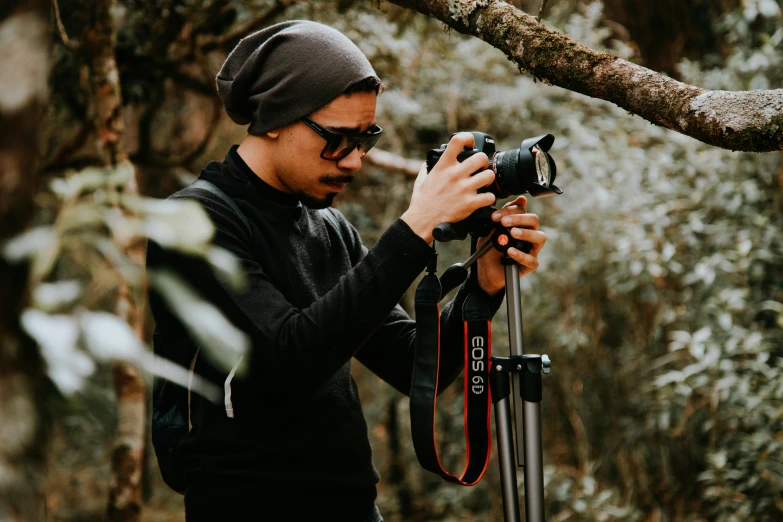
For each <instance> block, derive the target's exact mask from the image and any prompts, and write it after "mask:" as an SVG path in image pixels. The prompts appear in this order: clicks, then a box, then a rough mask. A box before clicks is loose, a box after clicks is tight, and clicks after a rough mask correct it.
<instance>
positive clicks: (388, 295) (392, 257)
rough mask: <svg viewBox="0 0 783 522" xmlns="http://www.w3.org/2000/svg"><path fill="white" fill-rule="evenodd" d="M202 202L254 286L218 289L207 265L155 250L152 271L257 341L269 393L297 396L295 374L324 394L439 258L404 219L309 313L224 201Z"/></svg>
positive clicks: (305, 389) (254, 358)
mask: <svg viewBox="0 0 783 522" xmlns="http://www.w3.org/2000/svg"><path fill="white" fill-rule="evenodd" d="M201 201H202V203H203V205H204V208H205V209H206V211H207V212H208V214H209V215H210V218H212V220H213V222H214V224H215V229H216V233H215V238H214V244H215V245H217V246H220V247H222V248H225V249H227V250H229V251H230V252H232V253H233V254H234V255H235V256H237V258H238V259H239V261H240V262H241V263H242V266H243V270H244V272H245V274H246V275H247V279H248V283H249V285H248V287H247V288H246V289H245V290H244V291H241V292H233V291H231V290H229V289H227V288H225V287H224V286H223V285H222V284H220V283H219V282H218V280H217V279H216V277H215V275H214V274H213V272H212V270H211V269H210V268H209V266H208V265H207V264H206V263H204V262H200V261H197V260H195V259H194V258H192V257H190V256H186V255H183V254H180V253H177V252H173V251H167V250H163V249H161V248H159V247H157V246H156V245H154V244H150V248H149V249H148V267H149V268H151V269H154V268H168V269H170V270H173V271H174V272H175V273H177V274H178V275H179V276H180V277H183V278H184V279H186V280H187V281H188V282H189V283H190V284H191V285H193V286H194V287H195V288H197V289H198V290H200V292H201V293H202V294H203V295H204V296H205V297H207V298H209V299H210V300H211V301H212V302H213V303H214V304H215V305H216V306H217V307H218V308H220V310H221V311H222V312H223V313H224V314H225V315H226V317H227V318H228V319H229V320H230V321H231V322H233V323H234V324H235V325H236V326H237V327H239V328H241V329H242V330H243V331H245V332H246V333H247V334H248V335H249V336H250V338H251V340H252V345H253V348H252V352H251V356H250V361H249V378H250V379H251V380H252V381H257V382H263V383H264V389H265V390H266V393H270V392H272V393H273V392H274V391H275V390H281V392H282V391H283V390H286V391H285V393H286V396H287V397H291V394H290V393H289V390H290V389H291V387H290V386H286V383H290V379H291V375H296V379H297V386H296V387H295V390H293V392H295V393H296V394H297V395H299V394H301V395H306V394H308V393H310V392H311V391H313V390H316V389H317V388H318V387H320V386H321V385H322V384H323V383H324V382H325V381H326V380H327V379H328V378H329V377H330V376H331V375H333V374H334V373H335V372H336V371H337V370H338V369H339V368H340V367H342V366H343V365H344V364H345V363H346V362H347V361H348V360H350V358H351V357H352V356H353V355H354V354H355V353H356V351H358V350H359V348H360V347H361V346H362V345H363V344H364V343H365V342H366V341H367V339H369V338H370V336H371V335H372V333H373V332H374V331H375V330H376V329H377V328H378V327H379V326H380V325H382V324H383V322H384V319H385V318H386V317H387V316H388V315H389V313H390V312H391V311H392V310H393V309H394V307H395V306H396V304H397V303H398V301H399V300H400V298H401V297H402V295H403V294H404V293H405V291H406V290H407V288H408V287H409V286H410V285H411V284H412V282H413V281H414V280H415V278H416V276H417V275H418V274H419V273H420V272H421V271H422V270H423V269H424V267H425V266H426V264H427V260H428V259H429V257H430V253H431V252H430V248H429V247H428V245H427V244H426V243H425V242H424V241H422V239H421V238H420V237H418V236H417V235H416V234H414V233H413V232H412V231H411V229H410V228H409V227H408V226H407V225H406V224H405V223H404V222H403V221H402V220H397V221H395V223H393V224H392V225H391V226H390V227H389V229H388V230H387V231H386V232H385V233H384V234H383V235H382V236H381V238H380V239H379V240H378V243H377V244H376V245H375V246H374V247H373V248H372V249H370V250H369V251H368V252H367V255H365V256H364V257H363V258H362V259H361V261H359V262H358V263H357V264H356V265H355V266H354V267H353V268H352V269H351V270H349V271H348V273H346V274H345V275H344V276H342V277H341V278H340V280H339V281H338V283H337V284H336V285H335V287H334V288H332V289H331V290H330V291H329V292H328V293H326V294H325V295H324V296H322V297H321V298H319V299H318V300H316V301H315V302H313V303H312V304H311V305H310V306H308V307H307V308H304V309H297V308H295V307H294V306H293V305H291V303H289V302H288V301H287V300H286V298H285V297H284V296H283V294H282V293H281V292H280V291H279V290H278V289H277V288H276V287H275V286H274V284H273V282H272V281H270V279H269V278H268V277H267V275H266V274H265V273H264V270H263V269H262V267H261V265H260V264H259V263H258V262H257V261H256V260H255V259H254V256H253V255H252V254H251V252H250V250H249V248H248V244H249V241H248V240H247V238H246V237H245V236H246V233H245V232H244V230H243V228H244V227H243V225H242V224H241V222H240V220H239V218H238V217H237V216H236V215H235V214H234V213H233V211H232V210H231V209H230V208H228V206H227V205H226V204H225V203H223V202H222V201H215V200H212V199H211V198H210V199H206V198H205V199H203V200H201ZM269 255H274V252H270V253H269Z"/></svg>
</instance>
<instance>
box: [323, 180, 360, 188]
mask: <svg viewBox="0 0 783 522" xmlns="http://www.w3.org/2000/svg"><path fill="white" fill-rule="evenodd" d="M351 181H353V180H352V179H325V180H323V182H324V183H326V184H327V185H329V186H330V187H332V188H334V189H337V190H342V189H344V188H345V186H346V185H347V184H348V183H350V182H351Z"/></svg>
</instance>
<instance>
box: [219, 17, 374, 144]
mask: <svg viewBox="0 0 783 522" xmlns="http://www.w3.org/2000/svg"><path fill="white" fill-rule="evenodd" d="M371 77H375V78H377V75H376V74H375V70H374V69H373V68H372V65H370V62H369V61H368V60H367V57H366V56H364V54H363V53H362V52H361V51H360V50H359V48H358V47H357V46H356V44H354V43H353V42H352V41H351V40H349V39H348V37H347V36H345V35H344V34H342V33H341V32H339V31H337V30H336V29H333V28H331V27H329V26H326V25H323V24H320V23H317V22H311V21H309V20H291V21H287V22H281V23H279V24H275V25H272V26H269V27H267V28H265V29H261V30H260V31H257V32H255V33H253V34H251V35H249V36H246V37H245V38H243V39H242V40H241V41H240V42H239V43H238V44H237V46H236V47H234V50H232V51H231V53H230V54H229V55H228V58H226V61H225V62H224V63H223V66H222V67H221V68H220V72H218V74H217V78H216V81H217V91H218V95H219V96H220V100H221V101H222V102H223V106H224V107H225V109H226V112H227V113H228V115H229V116H231V119H232V120H234V121H235V122H236V123H238V124H240V125H247V124H248V123H249V124H250V127H249V128H248V133H250V134H254V135H261V134H263V133H265V132H267V131H270V130H274V129H278V128H280V127H282V126H284V125H288V124H289V123H293V122H295V121H298V120H299V119H301V118H302V117H304V116H307V115H308V114H310V113H312V112H314V111H316V110H318V109H320V108H321V107H323V106H324V105H326V104H327V103H329V102H330V101H332V100H334V99H335V98H337V97H338V96H339V95H340V94H342V93H343V92H344V91H345V90H346V89H347V88H348V87H350V86H351V85H353V84H354V83H356V82H358V81H361V80H364V79H367V78H371Z"/></svg>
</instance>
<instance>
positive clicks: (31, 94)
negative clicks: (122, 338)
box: [0, 0, 51, 522]
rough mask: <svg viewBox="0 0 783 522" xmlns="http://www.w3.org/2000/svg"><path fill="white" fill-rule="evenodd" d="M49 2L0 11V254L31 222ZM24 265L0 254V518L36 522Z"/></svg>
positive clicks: (37, 477)
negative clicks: (23, 313)
mask: <svg viewBox="0 0 783 522" xmlns="http://www.w3.org/2000/svg"><path fill="white" fill-rule="evenodd" d="M48 8H49V3H48V2H46V1H44V0H27V1H25V2H18V1H11V2H9V3H7V4H4V5H3V7H2V8H0V56H2V57H3V58H2V59H1V60H0V252H2V244H3V242H4V241H5V240H7V239H8V238H10V237H13V236H15V235H17V234H19V233H20V232H22V231H23V230H24V229H25V228H26V227H27V226H28V225H29V223H30V220H31V218H32V216H33V194H34V192H35V189H36V181H37V180H36V177H35V175H34V174H35V169H36V162H35V159H36V158H37V156H38V154H37V146H38V143H37V141H38V130H39V129H38V125H39V122H40V121H41V114H42V108H43V106H44V104H45V103H46V101H47V99H48V87H47V80H48V73H49V67H50V56H49V32H48V29H47V19H48ZM27 273H28V267H27V266H26V265H19V264H17V265H11V264H9V263H8V262H6V261H5V259H4V258H3V256H2V255H0V520H12V521H16V520H24V521H26V522H27V521H37V520H40V521H43V520H45V518H46V509H45V506H46V499H45V496H44V473H45V469H44V466H45V455H46V449H47V443H48V440H49V434H50V433H51V426H50V415H49V413H48V412H47V410H46V409H45V408H44V407H43V405H44V404H45V403H46V401H45V399H46V395H47V391H48V387H47V384H46V383H47V379H46V376H45V373H44V364H43V361H42V359H41V357H40V355H39V353H38V349H37V347H36V345H35V342H34V341H33V340H32V339H30V338H29V337H28V336H27V335H26V334H25V333H24V331H23V330H22V328H21V326H20V323H19V315H20V312H21V311H22V309H23V308H24V307H25V306H26V305H27V303H28V301H29V296H28V289H27V285H26V282H27Z"/></svg>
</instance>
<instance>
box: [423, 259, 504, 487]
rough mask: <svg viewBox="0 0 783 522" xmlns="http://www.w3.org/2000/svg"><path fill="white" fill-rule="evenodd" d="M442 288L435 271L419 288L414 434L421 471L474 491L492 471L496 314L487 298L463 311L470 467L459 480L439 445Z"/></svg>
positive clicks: (473, 299)
mask: <svg viewBox="0 0 783 522" xmlns="http://www.w3.org/2000/svg"><path fill="white" fill-rule="evenodd" d="M440 299H441V284H440V281H439V280H438V277H437V276H436V275H435V274H434V269H433V270H432V271H431V272H430V273H429V274H427V275H426V276H424V278H423V279H422V282H421V283H420V284H419V286H418V288H417V289H416V353H415V357H414V363H413V378H412V383H411V403H410V408H411V431H412V434H413V446H414V449H415V450H416V455H417V456H418V458H419V462H420V463H421V465H422V467H424V468H425V469H427V470H428V471H431V472H433V473H436V474H438V475H440V476H441V477H443V478H444V479H446V480H448V481H450V482H455V483H458V484H462V485H464V486H472V485H474V484H476V483H478V481H479V480H481V477H482V476H483V475H484V471H485V470H486V469H487V464H488V462H489V454H490V444H491V433H490V424H489V422H490V419H489V410H490V405H491V396H490V390H489V358H490V356H491V355H492V354H491V320H492V311H491V308H490V304H489V303H488V302H487V299H486V297H484V296H483V295H480V294H470V295H468V297H467V299H466V300H465V304H464V305H463V308H462V317H463V321H464V323H465V329H464V332H465V335H464V361H465V362H464V364H465V372H464V375H465V377H464V379H465V390H464V393H465V411H464V414H463V415H464V421H465V437H466V442H467V462H466V464H465V469H464V470H463V471H462V473H461V474H460V475H459V476H456V475H453V474H451V473H449V472H447V471H446V470H444V469H443V467H442V466H441V464H440V460H439V458H438V450H437V445H436V441H435V417H436V400H437V389H438V370H439V366H440V307H439V303H440Z"/></svg>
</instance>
